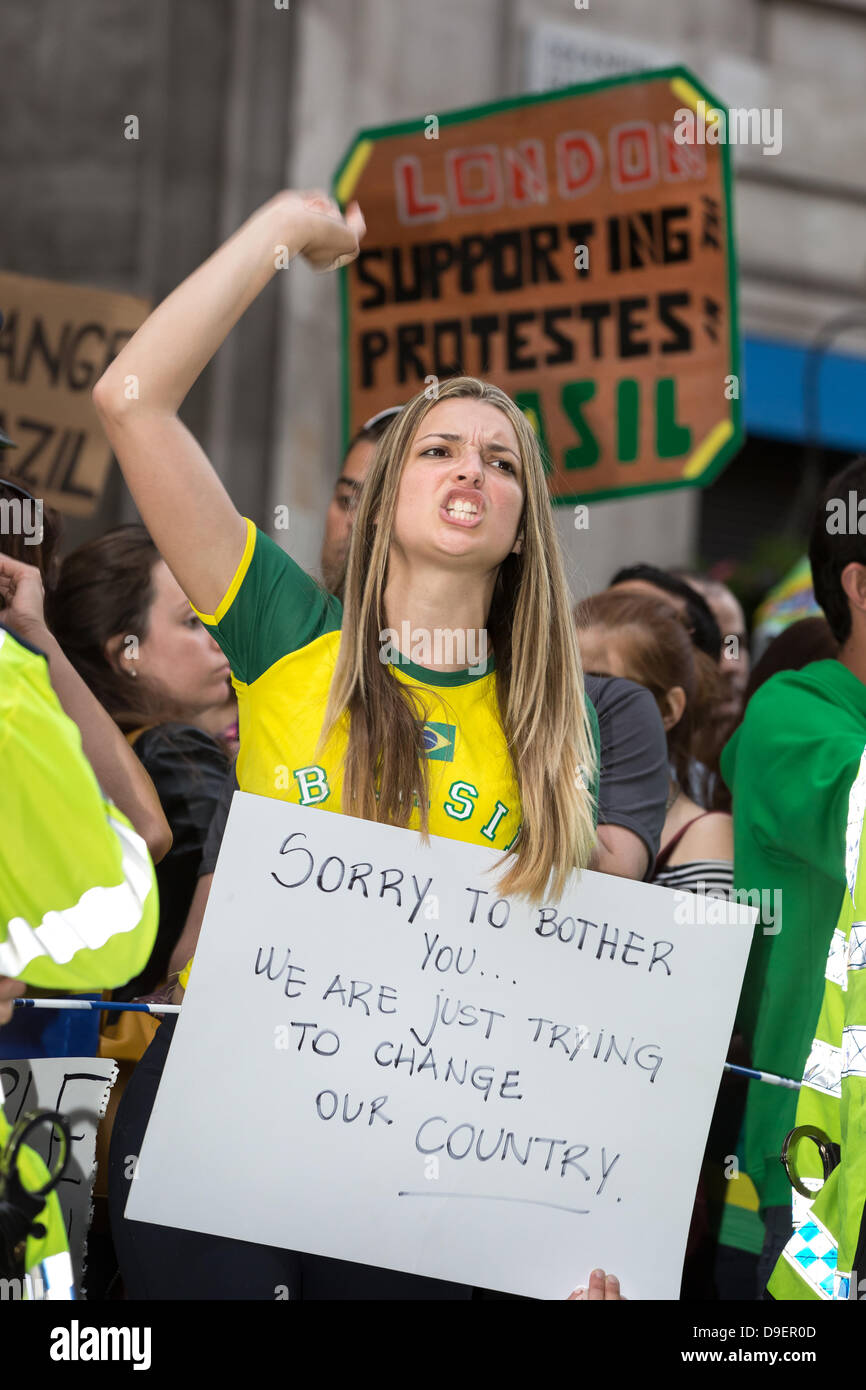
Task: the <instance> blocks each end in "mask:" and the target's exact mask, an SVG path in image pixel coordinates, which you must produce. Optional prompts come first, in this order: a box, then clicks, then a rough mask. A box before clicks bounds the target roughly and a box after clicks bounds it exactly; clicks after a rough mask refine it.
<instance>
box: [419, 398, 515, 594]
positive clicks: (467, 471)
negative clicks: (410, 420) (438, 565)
mask: <svg viewBox="0 0 866 1390" xmlns="http://www.w3.org/2000/svg"><path fill="white" fill-rule="evenodd" d="M523 498H524V480H523V465H522V464H521V461H520V446H519V443H518V439H517V435H516V433H515V431H514V428H513V426H512V424H511V422H510V421H509V419H508V417H507V416H506V415H504V414H503V413H502V411H501V410H499V409H498V408H497V407H496V406H494V405H491V404H490V403H489V402H488V401H477V400H471V399H466V398H463V397H455V398H454V399H452V400H445V401H440V402H439V403H438V404H437V405H434V407H433V409H432V410H429V411H428V412H427V414H426V415H425V416H424V419H423V420H422V421H421V424H420V425H419V426H418V430H417V431H416V434H415V437H414V439H413V440H412V443H411V445H410V447H409V452H408V456H407V458H406V462H405V464H404V466H403V473H402V476H401V478H400V490H399V493H398V496H397V507H396V512H395V516H394V529H393V533H392V544H393V545H394V546H396V548H397V549H398V550H399V551H402V553H403V554H404V555H406V556H409V555H411V556H412V557H413V558H418V559H426V560H437V559H438V560H439V561H441V560H442V559H443V558H450V559H452V560H455V561H460V562H465V563H466V565H467V566H468V567H471V568H473V569H479V570H482V571H489V570H494V569H496V568H497V567H498V566H499V565H501V563H502V561H503V560H504V559H505V557H506V555H508V554H509V553H510V551H512V550H513V549H514V548H515V542H516V540H517V531H518V527H519V525H520V518H521V515H522V512H523Z"/></svg>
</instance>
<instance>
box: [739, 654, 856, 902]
mask: <svg viewBox="0 0 866 1390" xmlns="http://www.w3.org/2000/svg"><path fill="white" fill-rule="evenodd" d="M798 675H799V673H796V672H794V673H792V674H791V675H790V676H789V675H788V674H787V673H785V674H783V675H781V676H776V677H774V678H773V680H772V681H769V682H767V684H766V685H764V686H762V687H761V689H759V690H758V691H756V693H755V694H754V695H753V697H752V699H751V700H750V701H749V707H748V709H747V710H746V714H745V718H744V720H743V723H742V724H741V726H740V729H739V731H738V734H737V735H735V738H736V739H737V742H736V744H734V742H733V740H732V741H731V743H729V744H728V745H727V746H726V748H725V750H724V752H723V754H722V775H723V776H724V778H725V781H726V782H727V784H728V786H729V787H730V789H731V791H732V793H733V797H734V805H735V808H736V809H737V812H738V813H739V826H738V818H737V815H736V814H735V817H734V834H735V836H736V834H737V831H738V829H740V831H741V834H740V839H741V840H742V839H743V838H744V837H745V838H746V839H747V840H748V841H750V842H754V847H755V849H758V850H760V852H761V854H762V855H763V856H764V857H765V858H766V859H767V860H768V861H775V860H783V861H784V860H786V859H788V858H792V859H795V860H799V861H800V862H801V863H803V864H807V865H809V866H811V867H813V868H815V869H817V870H818V871H819V872H820V873H822V874H827V873H828V872H829V873H831V874H832V873H834V872H835V867H834V866H835V864H836V862H837V861H838V857H839V831H840V829H841V827H842V826H844V824H845V817H846V815H847V807H848V793H849V791H850V789H851V784H852V782H853V781H854V778H855V776H856V775H857V768H858V766H859V764H860V757H861V754H862V752H863V744H864V739H863V733H862V727H861V726H860V725H859V723H858V724H853V723H852V721H851V720H850V719H844V720H843V719H841V718H839V717H838V716H837V717H836V718H835V719H832V715H833V713H834V712H833V710H832V709H830V710H829V712H828V705H827V702H826V701H825V700H822V699H821V698H820V697H818V696H817V695H816V694H815V692H814V691H812V690H811V689H809V688H808V687H804V686H803V685H802V684H800V683H799V680H798ZM828 713H829V716H831V717H828ZM734 750H736V751H734ZM816 807H820V814H819V815H817V814H816V810H815V808H816ZM839 867H840V868H841V865H840V866H839ZM737 872H739V869H737ZM735 881H736V883H737V885H738V886H740V880H739V878H736V879H735ZM743 886H745V887H749V888H751V887H755V886H759V885H756V884H752V883H749V884H745V885H743ZM760 886H763V885H760Z"/></svg>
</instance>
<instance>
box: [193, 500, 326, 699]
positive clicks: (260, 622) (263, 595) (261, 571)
mask: <svg viewBox="0 0 866 1390" xmlns="http://www.w3.org/2000/svg"><path fill="white" fill-rule="evenodd" d="M195 611H196V612H197V613H198V609H196V610H195ZM198 616H199V617H200V618H201V620H202V622H203V623H204V624H205V625H206V626H207V627H209V628H210V629H211V630H212V632H213V635H214V637H215V638H216V640H217V642H219V644H220V647H221V648H222V650H223V651H224V652H225V654H226V656H227V657H228V659H229V662H230V664H231V668H232V672H233V674H234V676H235V678H236V679H237V680H239V681H242V682H243V683H244V684H245V685H251V684H252V682H253V681H255V680H258V678H259V676H261V675H263V674H264V672H265V671H267V670H268V668H269V667H271V666H273V665H274V663H275V662H277V661H279V660H280V659H281V658H282V657H284V656H287V655H288V653H289V652H296V651H299V650H300V649H301V647H306V646H308V645H309V643H310V642H314V641H315V640H316V638H317V637H321V636H322V635H323V634H324V633H326V632H337V631H339V629H340V626H341V624H342V621H343V609H342V605H341V604H340V602H339V600H338V599H336V598H335V597H334V595H333V594H329V593H327V592H326V590H325V589H323V588H322V586H321V585H320V584H317V583H316V581H315V580H314V579H312V578H311V577H310V575H308V574H307V572H306V571H305V570H302V569H301V567H300V565H298V564H296V563H295V561H294V560H293V559H292V558H291V556H289V555H287V554H286V552H285V551H284V550H282V549H281V548H280V546H278V545H277V543H276V541H273V540H271V538H270V536H266V535H265V534H264V532H263V531H259V530H258V529H257V528H256V527H255V526H254V525H253V523H252V522H251V521H249V520H248V521H247V543H246V548H245V550H244V553H243V556H242V558H241V562H240V564H239V565H238V568H237V571H236V572H235V575H234V578H233V579H232V582H231V584H230V585H229V588H228V591H227V592H226V594H225V597H224V598H223V599H222V601H221V603H220V605H219V607H218V608H217V610H216V612H215V613H198Z"/></svg>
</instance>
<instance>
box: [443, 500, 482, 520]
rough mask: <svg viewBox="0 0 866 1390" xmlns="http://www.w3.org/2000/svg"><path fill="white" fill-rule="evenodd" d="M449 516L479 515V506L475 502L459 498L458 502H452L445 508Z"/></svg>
mask: <svg viewBox="0 0 866 1390" xmlns="http://www.w3.org/2000/svg"><path fill="white" fill-rule="evenodd" d="M445 510H446V512H447V513H448V515H449V516H477V515H478V508H477V507H476V505H475V503H474V502H461V501H460V499H459V498H458V499H457V501H456V502H451V503H450V504H449V506H447V507H446V508H445Z"/></svg>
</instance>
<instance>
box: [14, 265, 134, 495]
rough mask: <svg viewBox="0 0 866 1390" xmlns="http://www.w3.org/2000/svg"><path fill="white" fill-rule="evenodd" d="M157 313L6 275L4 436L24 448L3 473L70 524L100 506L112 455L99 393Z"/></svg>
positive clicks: (110, 296) (80, 289)
mask: <svg viewBox="0 0 866 1390" xmlns="http://www.w3.org/2000/svg"><path fill="white" fill-rule="evenodd" d="M149 309H150V305H149V303H148V302H147V300H144V299H138V298H135V297H134V296H133V295H129V294H115V293H113V292H112V291H109V290H94V289H90V288H86V287H84V286H81V285H66V284H62V283H59V282H57V281H54V280H36V279H33V278H32V277H31V276H29V275H12V274H6V273H2V274H0V313H2V315H3V325H2V327H0V429H2V430H3V431H4V433H5V434H6V435H7V436H8V437H9V438H10V439H11V440H12V441H13V443H14V444H15V445H16V447H15V448H14V449H6V450H4V451H3V465H2V467H3V473H4V476H5V477H7V478H11V479H12V480H14V481H15V482H18V483H20V484H21V486H22V487H25V488H27V490H28V491H29V492H32V493H33V495H34V497H38V498H41V499H42V500H43V501H44V502H46V503H47V504H48V505H49V506H52V507H56V508H57V509H58V511H61V512H65V513H66V514H67V515H68V516H90V515H91V514H92V513H93V512H94V511H95V510H96V507H97V506H98V504H99V499H100V497H101V496H102V491H103V489H104V487H105V483H106V479H107V477H108V470H109V468H110V466H111V448H110V446H109V443H108V440H107V439H106V437H105V433H104V431H103V429H102V426H101V425H100V423H99V419H98V417H97V414H96V410H95V409H94V406H93V401H92V400H91V392H92V390H93V387H94V386H95V385H96V382H97V381H98V380H99V378H100V377H101V375H102V373H103V372H104V371H105V369H106V367H107V366H108V364H109V363H110V362H112V361H113V360H114V358H115V357H116V356H117V354H118V353H119V352H120V350H121V348H122V347H124V346H125V344H126V343H127V342H128V340H129V339H130V338H131V337H132V335H133V333H134V332H135V330H136V329H137V328H138V327H139V325H140V324H141V323H143V322H144V320H145V318H146V317H147V314H148V311H149ZM124 389H125V390H126V391H129V392H130V393H134V392H136V391H137V390H138V383H137V382H136V380H135V379H134V378H130V379H129V380H128V381H127V382H126V383H125V385H124ZM130 398H131V397H130Z"/></svg>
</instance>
